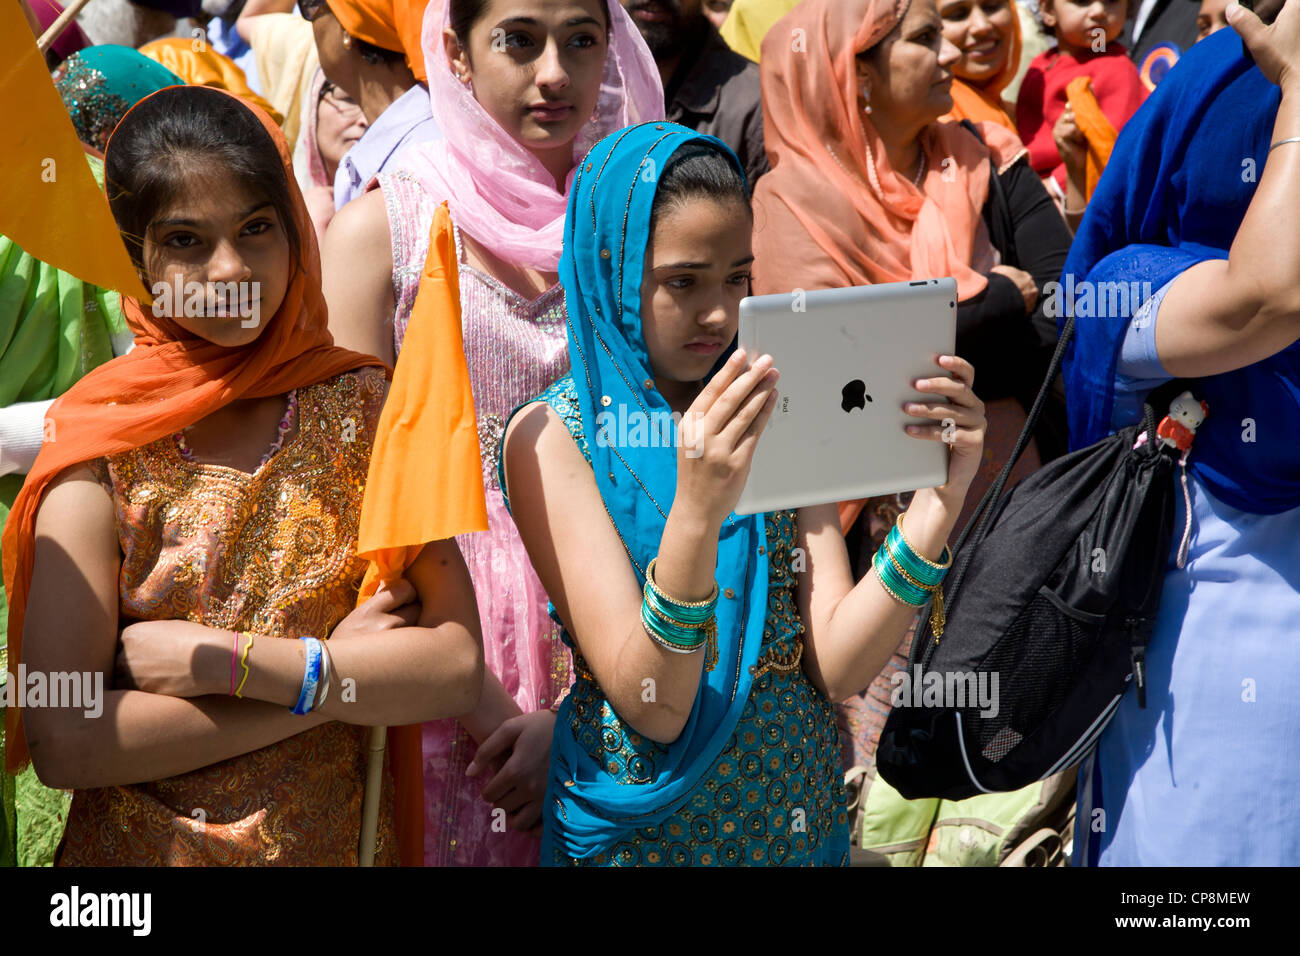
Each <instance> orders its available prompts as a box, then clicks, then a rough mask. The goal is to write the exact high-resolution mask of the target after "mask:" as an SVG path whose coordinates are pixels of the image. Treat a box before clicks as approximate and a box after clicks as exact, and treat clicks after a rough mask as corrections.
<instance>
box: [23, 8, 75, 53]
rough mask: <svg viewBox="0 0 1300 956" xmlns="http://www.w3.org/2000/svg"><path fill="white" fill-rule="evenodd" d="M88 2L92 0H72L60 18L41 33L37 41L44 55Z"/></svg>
mask: <svg viewBox="0 0 1300 956" xmlns="http://www.w3.org/2000/svg"><path fill="white" fill-rule="evenodd" d="M88 3H90V0H72V2H71V3H70V4H68V5H67V7H65V8H64V10H63V12H62V13H60V14H59V18H58V19H57V20H55V21H54V22H53V23H51V24H50V28H49V29H48V30H46V31H45V32H44V33H42V34H41V38H40V39H39V40H37V41H36V45H37V46H38V47H39V48H40V51H41V54H42V55H44V54H45V53H46V51H48V50H49V48H50V47H52V46H54V41H55V40H57V39H58V38H59V36H60V35H61V34H62V33H63V31H64V30H66V29H67V28H68V27H69V26H70V25H71V24H72V21H73V20H75V19H76V18H77V14H78V13H80V12H81V10H82V8H83V7H84V6H85V5H86V4H88ZM23 6H26V4H23Z"/></svg>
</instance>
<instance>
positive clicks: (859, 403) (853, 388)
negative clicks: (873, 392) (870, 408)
mask: <svg viewBox="0 0 1300 956" xmlns="http://www.w3.org/2000/svg"><path fill="white" fill-rule="evenodd" d="M840 394H841V395H843V401H841V402H840V408H842V409H844V410H845V411H846V412H851V411H853V409H855V408H866V407H867V402H869V401H871V396H870V395H868V394H867V383H866V382H864V381H862V379H860V378H855V379H854V380H853V381H851V382H849V384H847V385H845V386H844V388H843V389H842V390H841V393H840Z"/></svg>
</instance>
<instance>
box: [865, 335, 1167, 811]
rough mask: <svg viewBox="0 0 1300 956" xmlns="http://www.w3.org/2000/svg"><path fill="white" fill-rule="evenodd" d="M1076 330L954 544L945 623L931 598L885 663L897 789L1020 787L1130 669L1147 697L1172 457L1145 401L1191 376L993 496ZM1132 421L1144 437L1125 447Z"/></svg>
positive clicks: (1050, 767)
mask: <svg viewBox="0 0 1300 956" xmlns="http://www.w3.org/2000/svg"><path fill="white" fill-rule="evenodd" d="M1073 332H1074V319H1073V318H1070V319H1069V320H1068V322H1067V324H1066V327H1065V329H1064V331H1063V332H1062V334H1061V338H1060V341H1059V342H1058V343H1057V347H1056V352H1055V353H1054V354H1053V356H1052V363H1051V367H1050V369H1049V370H1048V373H1047V378H1046V380H1045V381H1044V383H1043V386H1042V388H1041V389H1040V390H1039V393H1038V397H1037V399H1036V400H1035V402H1034V405H1033V408H1032V409H1031V411H1030V413H1029V419H1028V421H1027V422H1026V423H1025V427H1024V430H1023V431H1022V432H1021V435H1020V438H1019V440H1018V441H1017V443H1016V446H1015V449H1014V450H1013V451H1012V453H1011V457H1010V459H1009V460H1008V461H1007V463H1006V465H1005V466H1004V467H1003V469H1002V471H1001V473H1000V474H999V475H998V477H997V480H996V481H995V482H994V483H993V486H992V487H991V488H990V489H989V491H988V493H987V494H985V496H984V498H983V499H982V500H981V501H980V503H979V506H978V507H977V509H976V511H975V514H974V515H973V516H972V518H971V519H970V521H969V522H968V524H967V526H966V528H965V529H964V530H963V532H962V534H961V536H960V538H959V539H958V541H957V545H956V547H955V548H954V549H953V553H954V555H955V561H954V563H953V567H952V570H951V572H950V573H949V575H948V579H947V581H946V582H945V587H944V599H943V603H944V606H945V608H946V616H947V622H946V626H945V628H944V631H943V636H942V637H941V638H940V639H939V640H937V641H936V640H935V638H934V637H933V636H932V634H931V632H930V629H929V626H928V624H929V615H928V613H927V614H926V615H925V616H924V617H923V619H922V621H921V623H920V624H919V625H918V627H917V631H916V637H915V638H914V640H913V643H912V652H911V657H910V660H909V662H908V668H907V671H905V672H903V673H902V674H900V675H896V682H895V688H894V695H893V697H894V701H893V702H894V707H893V709H892V711H891V712H890V714H889V718H888V720H887V721H886V723H885V727H884V730H883V731H882V733H881V736H880V743H879V747H878V749H877V751H876V766H877V768H878V770H879V772H880V774H881V775H882V776H883V777H884V778H885V779H886V780H887V781H889V783H890V784H891V785H892V786H893V787H894V788H895V789H896V790H898V792H899V793H901V794H902V795H903V796H904V797H906V798H908V799H917V798H920V797H940V798H944V799H949V800H960V799H964V798H966V797H970V796H974V795H976V794H979V793H989V792H997V791H1010V790H1017V789H1019V788H1021V787H1024V786H1027V785H1029V784H1030V783H1033V782H1034V781H1036V780H1041V779H1044V778H1046V777H1049V776H1051V775H1052V774H1054V773H1057V772H1059V771H1061V770H1065V769H1068V768H1070V767H1072V766H1074V765H1075V764H1077V763H1078V762H1079V761H1080V760H1081V759H1082V758H1083V757H1084V755H1086V754H1087V752H1088V751H1089V750H1090V749H1091V748H1092V746H1093V745H1094V744H1095V743H1096V741H1097V738H1098V737H1099V736H1100V735H1101V732H1102V730H1104V729H1105V727H1106V724H1107V723H1108V722H1109V720H1110V718H1111V717H1112V716H1113V715H1114V713H1115V709H1116V708H1117V707H1118V706H1119V701H1120V698H1121V697H1122V696H1123V695H1124V693H1125V691H1126V690H1127V689H1128V686H1129V685H1130V684H1133V685H1134V686H1135V689H1136V692H1137V695H1138V703H1139V705H1140V706H1146V660H1145V654H1146V645H1147V641H1148V639H1149V636H1150V634H1151V631H1152V628H1153V627H1154V624H1155V617H1156V611H1157V608H1158V606H1159V603H1160V592H1161V588H1162V587H1163V584H1164V576H1165V571H1166V565H1167V562H1168V558H1169V547H1170V542H1171V540H1172V533H1173V521H1174V494H1175V490H1176V489H1175V484H1176V482H1175V471H1176V469H1177V468H1178V466H1179V460H1178V457H1177V453H1176V452H1174V451H1173V450H1172V449H1168V448H1162V443H1161V442H1159V441H1158V440H1157V439H1156V418H1155V412H1154V410H1153V403H1154V402H1156V401H1157V396H1164V395H1168V396H1172V395H1174V394H1177V391H1180V390H1181V388H1180V386H1182V387H1185V386H1186V384H1187V383H1185V382H1179V381H1175V382H1172V383H1169V384H1168V385H1165V386H1162V387H1161V389H1159V390H1158V391H1157V392H1155V393H1152V395H1151V396H1150V397H1149V398H1148V401H1147V404H1146V405H1145V406H1144V409H1143V413H1144V422H1143V423H1142V424H1141V425H1134V426H1130V427H1128V428H1125V429H1123V430H1121V431H1120V432H1118V433H1117V434H1115V435H1111V436H1110V437H1108V438H1105V439H1103V440H1101V441H1099V442H1097V443H1096V444H1095V445H1092V446H1090V447H1088V448H1083V449H1080V450H1078V451H1075V452H1073V453H1071V454H1068V455H1066V456H1065V457H1063V458H1059V459H1057V460H1055V461H1053V462H1050V463H1048V464H1047V465H1044V466H1043V467H1042V468H1041V469H1040V470H1039V471H1037V472H1035V473H1034V474H1032V475H1030V476H1029V477H1027V478H1025V479H1024V480H1023V481H1021V482H1020V483H1019V484H1017V485H1016V486H1015V487H1014V488H1012V489H1011V491H1010V492H1008V493H1007V494H1005V495H1003V493H1002V490H1003V488H1004V486H1005V485H1006V481H1007V478H1008V476H1009V475H1010V473H1011V469H1012V468H1013V467H1015V464H1016V462H1017V460H1019V458H1020V455H1021V454H1022V453H1023V451H1024V449H1025V446H1026V445H1027V444H1028V442H1029V437H1030V436H1031V435H1032V434H1033V430H1034V426H1035V424H1036V423H1037V421H1038V417H1039V415H1040V414H1041V412H1042V408H1043V404H1044V402H1045V401H1046V399H1047V395H1048V392H1049V390H1050V388H1051V385H1052V382H1053V381H1054V380H1055V378H1056V375H1057V373H1058V371H1059V370H1060V366H1061V362H1062V360H1063V358H1064V355H1065V350H1066V347H1067V345H1068V344H1069V341H1070V338H1071V336H1072V335H1073ZM1154 407H1162V406H1154ZM1143 429H1145V431H1146V434H1147V436H1148V438H1149V439H1150V440H1148V441H1146V442H1145V443H1144V444H1142V445H1141V446H1140V447H1136V448H1135V447H1134V445H1135V442H1136V441H1137V438H1138V436H1139V434H1140V433H1141V432H1142V431H1143ZM1184 463H1185V459H1184ZM1184 479H1185V475H1184Z"/></svg>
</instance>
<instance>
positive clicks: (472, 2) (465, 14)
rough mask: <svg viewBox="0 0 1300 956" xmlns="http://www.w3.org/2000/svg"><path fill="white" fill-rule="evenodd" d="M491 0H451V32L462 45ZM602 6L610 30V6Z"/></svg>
mask: <svg viewBox="0 0 1300 956" xmlns="http://www.w3.org/2000/svg"><path fill="white" fill-rule="evenodd" d="M491 2H492V0H451V17H450V19H451V32H452V33H454V34H456V39H457V40H459V41H460V45H461V46H467V45H468V44H469V31H470V30H472V29H474V24H476V23H478V22H479V21H480V20H482V19H483V15H484V14H485V13H487V8H488V4H489V3H491ZM600 6H601V10H602V11H603V12H604V15H605V29H606V30H607V31H608V30H609V7H608V6H606V5H605V4H604V3H602V4H601V5H600Z"/></svg>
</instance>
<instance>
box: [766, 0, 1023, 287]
mask: <svg viewBox="0 0 1300 956" xmlns="http://www.w3.org/2000/svg"><path fill="white" fill-rule="evenodd" d="M906 6H907V4H906V0H805V2H803V3H801V4H799V6H797V7H795V9H794V10H792V11H791V12H790V13H789V14H788V15H787V16H786V17H785V18H784V19H783V20H781V22H780V23H778V24H777V26H775V27H773V28H772V30H771V31H770V32H769V33H768V35H767V40H766V41H765V42H764V45H763V76H762V83H763V112H764V139H765V141H766V144H767V152H768V157H769V158H770V160H771V164H772V171H771V172H770V173H768V174H767V175H766V176H764V177H763V178H762V179H760V180H759V181H758V186H757V187H756V190H755V194H754V205H755V214H754V222H755V229H754V253H755V255H756V257H757V261H756V262H755V268H754V287H755V291H756V292H757V293H760V294H763V293H784V292H788V291H790V290H791V289H794V288H801V289H817V288H840V287H843V286H854V285H868V284H872V283H877V282H898V281H906V280H910V279H918V278H930V277H933V276H953V277H954V278H955V279H956V280H957V290H958V295H959V296H960V297H961V298H962V299H963V300H965V299H969V298H970V297H972V296H974V295H977V294H979V292H981V291H982V290H983V289H984V287H985V286H986V285H987V280H986V279H985V277H984V274H983V272H982V271H981V269H983V270H987V269H988V268H991V267H992V264H993V259H992V255H993V249H992V246H991V245H990V244H989V241H988V237H987V232H986V230H985V229H984V228H983V220H982V218H981V214H982V210H983V208H984V202H985V200H986V198H987V196H988V184H989V164H990V161H992V162H993V163H994V164H996V166H997V168H998V169H1001V168H1003V167H1004V166H1005V165H1006V164H1007V163H1008V162H1010V161H1011V160H1012V159H1014V158H1015V157H1016V156H1018V155H1019V154H1020V153H1021V152H1022V151H1023V150H1024V146H1023V145H1022V144H1021V143H1020V140H1019V139H1018V138H1017V137H1016V136H1015V135H1014V134H1013V133H1011V132H1009V131H1008V130H1006V129H1004V128H1003V127H1002V126H999V125H997V124H995V123H983V124H980V126H981V130H980V131H981V134H982V135H983V136H984V139H985V142H986V143H988V146H987V147H986V146H984V145H982V144H981V143H980V142H979V140H977V139H976V138H975V137H974V136H972V135H970V133H969V132H967V131H966V130H964V129H962V128H961V127H960V126H957V125H955V124H952V123H938V122H936V123H932V124H930V125H929V126H927V127H925V128H924V129H923V130H922V131H921V134H920V144H921V147H922V149H923V150H924V152H925V157H926V173H925V176H924V178H923V179H922V182H921V188H920V189H918V188H917V187H916V186H915V185H913V183H912V182H911V180H910V179H909V178H908V177H907V176H905V175H902V174H900V173H898V172H895V171H894V169H893V167H892V166H891V165H890V162H889V158H888V156H887V155H886V153H885V148H884V145H883V143H882V141H881V139H880V135H879V134H878V133H877V132H876V131H875V128H874V127H873V126H872V125H871V118H870V116H869V115H867V114H865V113H864V112H863V110H862V109H861V108H860V98H859V83H858V80H857V74H856V71H855V69H854V58H855V57H856V56H857V54H858V53H860V52H862V51H864V50H867V49H870V48H871V47H872V46H874V45H875V44H876V43H878V42H879V41H880V40H881V39H883V38H884V37H885V35H886V34H888V33H889V32H890V31H891V30H892V29H893V28H894V26H895V25H896V24H897V23H898V21H899V19H900V18H901V16H902V13H903V11H904V10H905V9H906ZM795 31H799V32H798V33H796V32H795ZM792 35H796V36H799V37H800V39H801V42H800V43H798V44H795V43H790V42H788V38H789V37H790V36H792ZM864 144H865V146H866V148H864ZM869 156H870V157H872V158H873V159H874V164H873V165H869V164H868V157H869Z"/></svg>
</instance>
